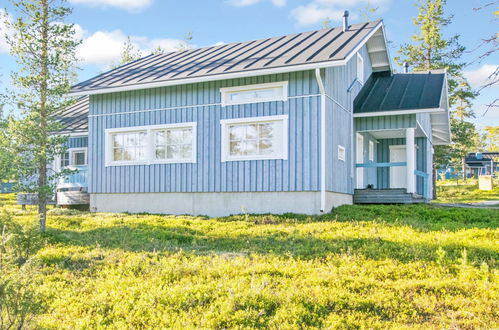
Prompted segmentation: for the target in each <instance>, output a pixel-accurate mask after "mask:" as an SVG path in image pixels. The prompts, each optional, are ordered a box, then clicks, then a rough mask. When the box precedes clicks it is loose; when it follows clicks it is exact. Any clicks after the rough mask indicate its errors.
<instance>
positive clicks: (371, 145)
mask: <svg viewBox="0 0 499 330" xmlns="http://www.w3.org/2000/svg"><path fill="white" fill-rule="evenodd" d="M369 160H370V161H371V162H374V142H373V141H369Z"/></svg>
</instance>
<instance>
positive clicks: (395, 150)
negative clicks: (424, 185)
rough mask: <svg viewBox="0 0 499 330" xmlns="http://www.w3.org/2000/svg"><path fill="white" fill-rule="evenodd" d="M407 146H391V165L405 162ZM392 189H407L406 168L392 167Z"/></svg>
mask: <svg viewBox="0 0 499 330" xmlns="http://www.w3.org/2000/svg"><path fill="white" fill-rule="evenodd" d="M406 158H407V157H406V154H405V146H390V163H399V162H405V161H406V160H407V159H406ZM390 188H407V170H406V166H391V167H390Z"/></svg>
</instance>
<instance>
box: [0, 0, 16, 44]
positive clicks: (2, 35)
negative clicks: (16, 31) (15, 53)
mask: <svg viewBox="0 0 499 330" xmlns="http://www.w3.org/2000/svg"><path fill="white" fill-rule="evenodd" d="M5 20H8V21H9V22H12V18H11V16H10V15H9V14H6V12H5V10H4V9H2V8H0V53H8V52H9V50H10V47H9V45H8V44H7V38H6V36H7V35H9V36H10V35H12V33H13V31H12V30H11V28H9V27H7V25H6V24H5Z"/></svg>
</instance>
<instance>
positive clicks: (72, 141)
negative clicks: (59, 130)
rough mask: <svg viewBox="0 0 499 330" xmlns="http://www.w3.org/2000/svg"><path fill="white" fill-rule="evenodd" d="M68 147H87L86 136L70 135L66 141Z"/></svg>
mask: <svg viewBox="0 0 499 330" xmlns="http://www.w3.org/2000/svg"><path fill="white" fill-rule="evenodd" d="M66 147H68V148H86V147H88V136H70V137H69V138H68V140H67V141H66Z"/></svg>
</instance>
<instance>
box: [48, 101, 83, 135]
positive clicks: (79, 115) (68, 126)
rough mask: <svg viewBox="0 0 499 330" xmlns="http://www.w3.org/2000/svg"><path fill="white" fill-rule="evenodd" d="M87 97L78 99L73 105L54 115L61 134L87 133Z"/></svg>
mask: <svg viewBox="0 0 499 330" xmlns="http://www.w3.org/2000/svg"><path fill="white" fill-rule="evenodd" d="M88 111H89V98H88V96H83V97H80V98H79V99H78V100H77V101H76V102H75V103H74V104H72V105H71V106H69V107H67V108H65V109H63V110H62V111H60V112H59V113H58V114H56V116H55V117H56V119H57V120H58V121H59V122H60V123H61V125H62V129H61V130H60V131H59V132H58V133H61V134H71V133H85V132H88Z"/></svg>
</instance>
